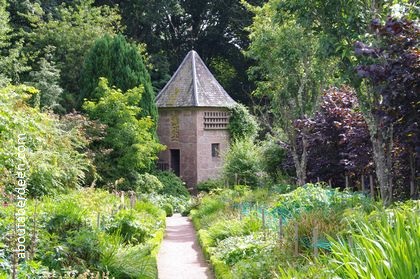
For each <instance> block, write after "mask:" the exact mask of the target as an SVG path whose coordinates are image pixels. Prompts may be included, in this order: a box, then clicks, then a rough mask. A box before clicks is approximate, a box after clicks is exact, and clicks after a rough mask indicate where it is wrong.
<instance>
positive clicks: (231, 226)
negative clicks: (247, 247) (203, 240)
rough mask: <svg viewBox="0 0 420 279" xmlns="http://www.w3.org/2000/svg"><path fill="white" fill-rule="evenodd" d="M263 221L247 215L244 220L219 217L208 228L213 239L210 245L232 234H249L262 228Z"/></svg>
mask: <svg viewBox="0 0 420 279" xmlns="http://www.w3.org/2000/svg"><path fill="white" fill-rule="evenodd" d="M261 227H262V224H261V221H260V220H258V219H256V218H253V217H252V216H249V217H246V218H245V219H243V220H237V219H234V220H232V219H231V218H228V219H219V220H218V221H217V222H215V223H213V224H212V225H211V226H210V227H209V228H208V233H209V236H210V239H211V242H210V243H209V245H210V246H214V244H216V243H218V242H219V241H221V240H224V239H226V238H229V237H232V236H243V235H249V234H251V233H253V232H257V231H259V230H260V229H261Z"/></svg>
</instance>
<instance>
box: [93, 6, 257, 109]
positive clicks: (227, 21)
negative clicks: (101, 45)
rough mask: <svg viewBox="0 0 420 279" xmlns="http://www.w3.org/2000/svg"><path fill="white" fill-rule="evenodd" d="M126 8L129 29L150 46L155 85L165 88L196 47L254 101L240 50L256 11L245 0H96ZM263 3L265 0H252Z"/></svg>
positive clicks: (236, 91) (231, 86) (230, 86)
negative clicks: (243, 3)
mask: <svg viewBox="0 0 420 279" xmlns="http://www.w3.org/2000/svg"><path fill="white" fill-rule="evenodd" d="M96 2H97V3H98V4H107V5H116V4H118V5H119V7H120V10H121V16H122V22H123V23H124V24H125V25H126V27H127V29H126V30H125V33H126V34H127V35H128V36H129V37H131V38H133V39H135V40H137V41H140V42H143V43H145V44H146V45H147V52H148V53H149V54H150V56H151V62H152V64H153V65H154V70H153V71H152V73H151V76H152V80H153V82H154V85H155V87H157V88H159V89H160V88H162V87H163V86H164V85H165V83H166V82H167V81H168V80H169V78H170V75H171V74H172V73H173V72H174V71H175V70H176V68H177V67H178V65H179V63H180V62H181V61H182V59H183V58H184V56H185V55H186V53H187V52H188V51H190V50H191V49H195V50H196V51H197V52H198V53H199V54H200V56H201V57H202V58H203V60H204V61H205V62H206V64H207V65H209V66H210V68H211V70H212V72H214V73H215V74H216V77H217V79H218V80H219V81H222V85H223V86H224V88H225V89H226V90H227V92H229V94H231V96H232V97H234V98H235V99H237V100H240V101H241V102H243V103H245V104H249V103H250V96H249V94H248V93H250V92H251V91H252V89H253V87H254V85H253V82H251V81H250V80H249V79H248V77H247V75H246V70H247V68H248V66H249V65H250V64H251V61H250V59H248V58H246V57H245V56H244V55H243V53H242V52H241V51H242V50H243V49H245V48H246V47H247V46H248V44H249V38H248V32H247V31H246V30H244V27H246V26H247V25H249V24H250V23H251V20H252V14H251V13H250V12H249V11H247V9H245V8H244V6H243V5H242V4H241V1H240V0H227V1H226V0H216V1H207V0H187V1H179V0H131V1H121V0H97V1H96ZM250 2H251V3H252V4H257V5H259V4H261V3H263V2H265V0H251V1H250ZM209 46H211V47H209Z"/></svg>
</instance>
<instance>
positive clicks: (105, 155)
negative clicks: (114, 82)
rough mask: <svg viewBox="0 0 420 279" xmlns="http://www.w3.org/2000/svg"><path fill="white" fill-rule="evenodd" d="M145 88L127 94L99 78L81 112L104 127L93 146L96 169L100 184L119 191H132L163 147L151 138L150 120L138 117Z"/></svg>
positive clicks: (129, 91)
mask: <svg viewBox="0 0 420 279" xmlns="http://www.w3.org/2000/svg"><path fill="white" fill-rule="evenodd" d="M143 92H144V89H143V88H141V87H134V88H132V89H129V90H128V91H127V92H124V93H123V92H122V91H121V90H119V89H116V88H111V87H110V86H109V85H108V81H107V80H106V79H104V78H101V79H100V81H99V84H98V87H97V88H96V93H97V94H98V98H97V100H96V101H86V102H85V103H84V105H83V109H84V110H85V111H86V112H87V114H88V115H89V118H90V119H91V120H97V121H100V122H101V123H103V124H105V125H107V128H106V135H105V137H104V138H103V139H102V140H101V141H98V142H96V143H95V146H96V148H98V149H99V150H107V152H97V156H96V167H97V169H98V173H99V174H100V176H101V178H102V180H101V183H102V184H106V185H109V187H115V185H117V183H116V181H121V182H122V183H120V185H118V187H119V189H121V190H132V188H133V185H135V183H136V179H137V178H139V174H141V173H144V172H146V171H149V170H150V169H152V167H153V165H154V161H155V160H156V159H157V153H158V152H159V151H161V150H163V146H162V145H161V144H159V143H158V142H157V141H156V139H155V138H154V135H153V133H151V132H150V129H151V128H152V127H153V125H154V124H153V121H152V120H151V119H150V118H149V117H143V118H138V115H139V113H140V111H141V109H140V108H139V107H138V104H139V102H140V100H142V94H143Z"/></svg>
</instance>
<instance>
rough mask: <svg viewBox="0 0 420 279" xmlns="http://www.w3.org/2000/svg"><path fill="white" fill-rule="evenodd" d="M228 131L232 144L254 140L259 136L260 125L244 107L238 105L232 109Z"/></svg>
mask: <svg viewBox="0 0 420 279" xmlns="http://www.w3.org/2000/svg"><path fill="white" fill-rule="evenodd" d="M228 130H229V135H230V140H231V141H232V142H234V141H237V140H238V141H239V140H244V139H251V140H252V139H254V138H255V136H256V135H257V131H258V124H257V121H256V119H255V117H254V116H253V115H252V114H250V113H249V111H248V109H247V108H246V107H245V106H244V105H241V104H237V105H235V106H234V107H232V108H231V109H230V117H229V124H228Z"/></svg>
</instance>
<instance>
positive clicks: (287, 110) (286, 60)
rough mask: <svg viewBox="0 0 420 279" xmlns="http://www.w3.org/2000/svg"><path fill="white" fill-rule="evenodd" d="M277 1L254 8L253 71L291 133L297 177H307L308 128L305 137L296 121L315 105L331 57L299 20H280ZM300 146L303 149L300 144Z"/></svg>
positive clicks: (259, 91) (277, 120)
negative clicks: (324, 54)
mask: <svg viewBox="0 0 420 279" xmlns="http://www.w3.org/2000/svg"><path fill="white" fill-rule="evenodd" d="M277 4H278V1H276V0H275V1H269V2H268V3H267V4H265V5H264V6H263V7H262V8H253V10H254V12H255V13H256V16H255V18H254V23H253V24H252V25H251V27H250V30H251V35H250V38H251V45H250V48H249V50H248V52H247V53H248V55H250V56H252V57H253V58H255V59H256V60H257V64H258V65H257V66H256V67H254V68H253V69H252V71H254V72H257V73H258V75H259V77H260V78H261V79H262V80H261V81H259V82H258V83H257V87H258V88H257V91H256V94H258V95H259V96H268V97H269V98H270V100H271V107H270V110H271V112H272V114H273V115H274V122H275V125H276V126H277V127H279V128H280V129H281V130H282V131H284V133H285V134H286V138H287V143H288V145H289V147H290V150H291V153H292V156H293V161H294V165H295V169H296V175H297V180H298V181H297V182H298V184H299V185H303V184H304V183H305V180H306V167H307V156H308V138H307V137H308V131H306V130H305V129H304V130H303V131H302V137H301V138H300V140H301V141H302V143H301V145H300V144H299V142H298V141H299V137H298V133H297V130H296V127H295V125H296V124H297V123H296V122H297V121H301V120H302V119H305V118H307V117H309V116H310V115H311V114H312V113H313V112H314V110H315V108H316V103H317V99H318V97H319V95H320V92H321V89H322V87H323V81H324V80H325V75H326V71H325V68H326V67H328V61H327V60H323V61H321V60H320V59H319V56H318V52H319V47H320V42H319V40H318V38H317V37H316V36H314V35H313V34H311V33H308V32H306V30H305V29H304V28H302V27H301V26H300V25H299V23H298V22H296V21H293V20H290V21H287V22H283V23H282V24H279V22H278V21H277V20H276V15H277V14H276V5H277ZM299 146H301V147H302V148H299Z"/></svg>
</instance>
